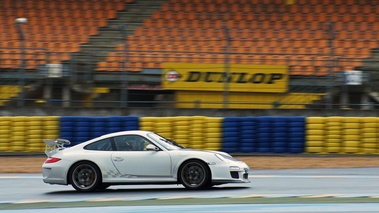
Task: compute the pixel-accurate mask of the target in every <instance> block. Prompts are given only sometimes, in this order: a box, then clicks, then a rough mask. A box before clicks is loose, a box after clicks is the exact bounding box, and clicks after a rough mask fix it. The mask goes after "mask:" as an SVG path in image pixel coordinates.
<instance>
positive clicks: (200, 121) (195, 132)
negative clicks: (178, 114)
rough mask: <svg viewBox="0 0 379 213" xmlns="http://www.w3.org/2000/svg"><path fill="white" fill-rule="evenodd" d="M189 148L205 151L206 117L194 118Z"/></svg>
mask: <svg viewBox="0 0 379 213" xmlns="http://www.w3.org/2000/svg"><path fill="white" fill-rule="evenodd" d="M190 129H191V131H190V135H189V136H190V137H189V148H193V149H203V148H204V140H203V139H204V134H205V117H204V116H193V117H191V121H190Z"/></svg>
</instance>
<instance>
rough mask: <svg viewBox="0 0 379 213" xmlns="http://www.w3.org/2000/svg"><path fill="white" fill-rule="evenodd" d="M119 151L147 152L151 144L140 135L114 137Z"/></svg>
mask: <svg viewBox="0 0 379 213" xmlns="http://www.w3.org/2000/svg"><path fill="white" fill-rule="evenodd" d="M114 141H115V145H116V148H117V151H145V150H146V146H147V145H148V144H150V142H149V141H148V140H147V139H145V138H144V137H142V136H139V135H123V136H117V137H114Z"/></svg>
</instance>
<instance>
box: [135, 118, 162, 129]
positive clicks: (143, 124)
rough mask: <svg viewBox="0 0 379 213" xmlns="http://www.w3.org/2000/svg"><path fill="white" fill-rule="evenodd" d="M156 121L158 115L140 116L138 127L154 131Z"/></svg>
mask: <svg viewBox="0 0 379 213" xmlns="http://www.w3.org/2000/svg"><path fill="white" fill-rule="evenodd" d="M157 121H159V118H158V117H141V118H140V121H139V122H140V129H141V130H146V131H153V132H154V131H155V125H156V122H157Z"/></svg>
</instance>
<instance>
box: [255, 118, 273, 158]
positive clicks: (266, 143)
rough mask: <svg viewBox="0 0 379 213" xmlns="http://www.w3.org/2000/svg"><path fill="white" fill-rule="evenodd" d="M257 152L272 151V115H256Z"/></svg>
mask: <svg viewBox="0 0 379 213" xmlns="http://www.w3.org/2000/svg"><path fill="white" fill-rule="evenodd" d="M257 119H258V122H257V134H256V135H257V152H260V153H269V152H272V144H271V133H272V117H271V116H260V117H257Z"/></svg>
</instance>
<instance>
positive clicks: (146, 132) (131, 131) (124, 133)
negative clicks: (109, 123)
mask: <svg viewBox="0 0 379 213" xmlns="http://www.w3.org/2000/svg"><path fill="white" fill-rule="evenodd" d="M148 133H152V132H151V131H146V130H127V131H120V132H112V133H108V134H105V135H102V136H100V137H114V136H120V135H126V134H127V135H131V134H137V135H146V134H148Z"/></svg>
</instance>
